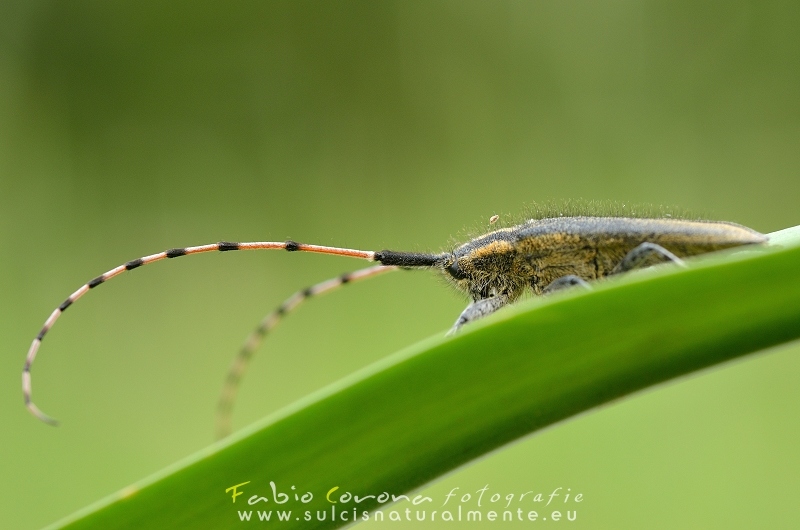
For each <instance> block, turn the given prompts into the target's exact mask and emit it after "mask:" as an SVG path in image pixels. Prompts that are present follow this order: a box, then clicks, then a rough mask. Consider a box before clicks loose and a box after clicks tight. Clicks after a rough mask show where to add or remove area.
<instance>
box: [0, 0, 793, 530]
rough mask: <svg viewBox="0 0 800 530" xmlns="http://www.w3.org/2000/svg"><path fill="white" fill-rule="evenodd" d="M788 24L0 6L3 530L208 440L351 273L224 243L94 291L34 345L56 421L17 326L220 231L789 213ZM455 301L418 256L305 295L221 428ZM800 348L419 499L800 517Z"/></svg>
mask: <svg viewBox="0 0 800 530" xmlns="http://www.w3.org/2000/svg"><path fill="white" fill-rule="evenodd" d="M798 27H800V4H798V3H797V2H788V1H787V2H755V1H753V2H744V1H731V2H696V1H644V2H625V1H604V2H588V1H585V2H529V1H528V2H522V1H519V2H514V1H495V2H464V1H433V2H430V1H426V2H420V1H405V2H403V1H395V2H370V1H360V2H288V1H283V2H269V3H266V2H238V3H235V4H227V3H217V4H210V3H197V2H170V3H163V2H135V3H134V2H116V3H108V2H99V1H96V2H70V3H64V2H53V1H20V0H13V1H11V0H7V1H5V2H3V3H2V4H0V296H2V303H1V304H0V336H2V356H0V376H1V377H0V417H1V418H2V421H3V428H2V430H0V439H1V440H2V441H1V442H0V446H1V447H2V456H0V477H2V480H0V527H2V528H14V529H29V528H37V527H41V526H42V525H45V524H47V523H50V522H52V521H54V520H56V519H58V518H60V517H63V516H65V515H68V514H69V513H71V512H73V511H75V510H77V509H79V508H82V507H83V506H85V505H87V504H89V503H91V502H92V501H95V500H97V499H99V498H100V497H102V496H105V495H106V494H109V493H111V492H113V491H116V490H118V489H120V488H122V487H124V486H126V485H127V484H129V483H131V482H133V481H135V480H138V479H140V478H142V477H144V476H146V475H149V474H150V473H152V472H155V471H157V470H160V469H161V468H163V467H165V466H166V465H168V464H171V463H173V462H174V461H176V460H178V459H180V458H181V457H183V456H185V455H188V454H190V453H192V452H194V451H196V450H198V449H200V448H202V447H204V446H206V445H207V444H208V443H210V442H211V441H212V433H213V428H212V427H213V425H212V419H213V411H214V406H215V403H216V399H217V394H218V391H219V389H220V387H221V383H222V380H223V376H224V374H225V373H226V370H227V367H228V364H229V362H230V360H231V358H232V355H233V354H234V353H235V352H236V350H237V348H238V346H239V345H240V343H241V341H242V340H243V339H244V337H245V336H246V335H247V333H248V332H249V331H250V330H251V329H252V327H253V326H254V325H255V324H256V323H257V322H258V321H259V319H260V318H261V316H262V315H263V314H264V313H266V312H267V311H268V310H270V309H271V308H273V307H274V306H276V304H278V303H279V302H280V301H281V300H283V299H284V298H285V297H286V296H288V295H289V294H291V293H292V292H294V291H295V290H296V289H298V288H301V287H304V286H306V285H309V284H311V283H314V282H316V281H320V280H323V279H326V278H327V277H329V276H332V275H335V274H339V273H341V272H345V271H349V270H354V269H356V268H359V267H360V266H362V264H361V263H359V262H357V261H352V260H346V259H342V258H331V257H321V256H313V255H299V254H293V255H287V254H285V253H278V252H275V253H270V252H263V253H233V254H215V255H204V256H197V257H192V258H191V259H186V260H180V261H177V262H170V263H169V264H166V263H162V264H158V265H154V266H152V267H147V268H143V269H139V270H137V271H135V273H132V274H130V275H125V276H123V277H121V278H119V279H117V280H115V281H114V282H111V283H109V284H108V285H104V286H102V288H101V289H98V290H97V291H94V292H92V293H91V295H90V296H87V297H86V298H85V299H83V300H81V301H80V303H78V304H76V306H75V307H74V308H71V309H70V311H69V312H68V313H66V314H65V316H64V317H63V318H62V319H61V320H60V321H59V325H58V326H56V327H55V328H54V329H53V331H52V332H51V333H50V334H49V335H48V337H47V339H48V340H46V341H45V342H44V345H43V347H42V349H41V354H40V357H39V360H38V363H37V365H36V366H35V367H34V370H33V383H34V395H35V397H36V400H37V402H38V403H39V404H40V405H41V406H42V408H43V409H44V410H45V411H46V412H49V413H51V414H53V415H55V416H56V417H58V418H59V419H61V420H62V421H63V425H62V426H61V427H60V428H58V429H53V428H49V427H47V426H45V425H42V424H40V423H39V422H37V421H35V420H34V419H33V418H32V417H30V415H29V414H28V413H27V412H26V411H25V409H24V407H23V405H22V398H21V395H20V390H19V377H20V370H21V368H22V364H23V360H24V356H25V352H26V350H27V348H28V345H29V344H30V341H31V339H32V338H33V337H34V336H35V335H36V333H37V332H38V330H39V328H40V326H41V324H42V322H43V321H44V319H45V318H46V317H47V315H48V314H49V313H50V311H52V309H53V308H54V307H55V306H56V305H58V304H59V303H60V302H61V301H62V300H63V299H64V298H65V297H66V296H67V295H69V293H71V292H72V291H73V290H74V289H76V288H77V287H79V286H80V285H81V283H83V282H85V281H87V280H89V279H90V278H92V277H94V276H96V275H98V274H100V273H102V272H104V271H105V270H108V269H110V268H112V267H114V266H116V265H118V264H120V263H122V262H125V261H127V260H130V259H133V258H136V257H139V256H141V255H145V254H150V253H153V252H158V251H160V250H163V249H165V248H170V247H175V246H186V245H195V244H202V243H208V242H214V241H217V240H221V239H225V240H233V241H237V240H284V239H287V238H293V239H296V240H298V241H306V242H313V243H318V244H335V245H342V246H350V247H354V248H364V249H380V248H392V249H403V250H439V249H441V248H442V247H443V246H445V245H446V244H447V242H448V241H449V240H450V238H451V237H453V236H457V235H458V234H459V233H460V232H461V231H462V229H463V228H464V227H469V226H474V225H475V224H476V223H480V222H485V220H486V219H488V217H489V216H490V215H492V214H495V213H499V214H507V213H509V214H510V213H514V212H519V211H520V210H521V209H522V207H523V206H524V205H525V204H527V203H530V202H531V201H537V200H540V201H541V200H548V199H565V198H574V197H583V198H585V199H599V200H616V201H621V202H649V203H655V204H667V205H677V206H681V207H685V208H688V209H691V210H694V211H697V212H702V213H706V214H708V215H712V216H714V217H716V218H721V219H727V220H733V221H737V222H740V223H743V224H746V225H748V226H751V227H753V228H755V229H757V230H760V231H762V232H769V231H773V230H777V229H781V228H785V227H788V226H793V225H797V224H800V218H799V217H798V214H797V201H798V197H799V196H800V178H798V177H800V97H798V95H800V94H799V89H800V32H798V29H797V28H798ZM731 288H735V286H731ZM463 305H464V300H461V299H459V298H458V297H457V296H454V294H453V293H452V292H450V290H449V289H447V288H445V287H444V286H443V285H441V284H440V282H439V281H438V280H437V279H436V278H435V277H434V276H433V275H431V274H424V273H402V274H395V275H390V276H387V277H384V278H381V279H377V280H375V281H374V282H368V283H365V284H358V285H354V286H352V287H348V288H347V289H346V290H344V291H340V292H337V293H336V294H333V295H331V296H328V297H325V298H321V299H319V300H315V301H313V302H312V303H309V304H308V305H307V306H304V307H303V308H302V310H300V311H299V312H298V313H296V314H294V315H292V316H291V318H289V319H288V320H287V321H286V322H285V324H284V325H283V326H282V327H281V328H280V329H279V330H278V331H277V332H276V334H275V335H274V336H273V337H271V338H270V340H269V341H268V343H267V345H266V347H265V348H263V349H262V350H261V351H260V352H259V354H258V356H257V357H256V359H255V361H254V363H253V366H252V370H251V371H250V372H249V373H248V375H247V377H246V379H245V381H244V385H243V388H242V391H241V394H240V402H239V406H238V408H237V409H236V411H235V418H234V422H235V426H236V427H237V428H239V427H242V426H244V425H247V424H249V423H251V422H252V421H254V420H256V419H258V418H261V417H263V416H264V415H266V414H267V413H270V412H272V411H275V410H277V409H278V408H280V407H282V406H284V405H286V404H288V403H291V402H293V401H295V400H296V399H298V398H300V397H302V396H304V395H306V394H308V393H309V392H311V391H313V390H315V389H317V388H319V387H321V386H323V385H325V384H326V383H330V382H332V381H334V380H336V379H338V378H340V377H342V376H345V375H346V374H349V373H351V372H352V371H354V370H355V369H357V368H359V367H361V366H364V365H366V364H368V363H370V362H372V361H375V360H377V359H380V358H382V357H384V356H385V355H387V354H389V353H392V352H394V351H396V350H397V349H399V348H401V347H403V346H406V345H408V344H411V343H413V342H415V341H417V340H419V339H421V338H424V337H427V336H429V335H432V334H435V333H441V332H443V331H444V330H445V329H446V328H447V327H448V326H449V325H450V324H451V323H452V321H453V320H454V319H455V317H456V316H457V314H458V312H459V311H460V310H461V309H462V308H463ZM575 332H576V333H580V330H579V329H576V330H575ZM565 340H569V338H568V337H565ZM798 353H800V349H799V348H798V346H796V345H795V346H791V347H784V348H780V349H779V350H778V351H775V352H771V353H768V354H759V355H756V356H753V357H750V358H745V359H744V360H741V361H737V362H736V363H733V364H729V365H726V366H724V367H721V368H716V369H714V370H711V371H709V372H707V373H703V374H701V375H699V376H694V377H691V378H688V379H685V380H682V381H679V382H673V383H671V384H668V385H665V386H663V387H660V388H657V389H653V390H650V391H647V392H644V393H642V394H639V395H636V396H634V397H632V398H630V399H627V400H623V401H621V402H619V403H614V404H612V405H610V406H607V407H604V408H602V409H601V410H597V411H593V412H591V413H589V414H585V415H583V416H581V417H579V418H576V419H574V420H571V421H569V422H566V423H565V424H563V425H559V426H557V427H555V428H553V429H549V430H547V431H545V432H542V433H539V434H537V435H535V436H532V437H529V438H527V439H525V440H523V441H521V442H519V443H516V444H514V445H513V446H511V447H507V448H505V449H503V450H501V451H498V452H496V453H494V454H492V455H490V456H488V457H486V458H484V459H482V460H481V461H479V462H476V463H473V464H472V465H470V466H467V467H465V468H463V469H461V470H458V471H456V472H454V473H452V474H450V475H449V476H447V477H445V478H443V479H441V480H440V481H439V482H437V483H435V484H433V485H431V486H430V487H429V488H427V489H426V490H425V492H426V493H428V494H429V495H432V496H434V497H438V498H443V496H444V494H445V493H446V492H447V491H450V490H451V489H452V488H454V487H459V488H461V490H460V491H462V492H463V491H469V490H473V491H474V490H477V489H479V488H481V487H483V486H484V485H485V484H489V485H490V488H492V489H493V490H497V491H501V492H503V493H512V492H517V493H522V492H525V491H529V490H535V491H540V490H541V491H543V492H549V491H551V490H553V489H555V488H556V487H559V486H561V487H564V488H571V489H572V491H573V492H582V493H583V494H584V498H585V501H584V503H583V505H582V506H581V509H580V511H579V519H578V522H577V523H566V522H564V523H562V524H564V525H568V526H570V527H581V528H645V527H646V528H678V527H680V528H711V527H716V528H723V527H724V528H753V527H769V528H790V527H796V526H797V524H798V522H797V513H796V509H795V507H796V503H797V500H796V499H797V497H798V495H800V478H798V477H800V452H799V451H798V437H799V436H800V428H798V425H799V424H800V385H798V384H797V381H798V379H799V378H800V359H798ZM265 457H268V456H265ZM223 486H225V487H227V485H221V487H223ZM298 486H300V485H298ZM395 524H396V525H397V526H398V527H408V528H434V527H435V526H434V525H422V524H406V523H395ZM529 524H531V523H506V524H504V526H507V527H513V526H515V525H520V526H527V525H529ZM538 524H539V525H542V526H546V525H547V523H545V522H540V523H538ZM553 524H555V523H553ZM483 525H484V526H491V523H483ZM475 526H480V525H477V524H476V525H475ZM556 526H557V524H556Z"/></svg>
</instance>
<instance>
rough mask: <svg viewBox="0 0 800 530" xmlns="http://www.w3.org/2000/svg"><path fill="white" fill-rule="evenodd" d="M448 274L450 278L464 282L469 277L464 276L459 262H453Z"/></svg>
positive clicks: (448, 268)
mask: <svg viewBox="0 0 800 530" xmlns="http://www.w3.org/2000/svg"><path fill="white" fill-rule="evenodd" d="M447 272H449V273H450V276H452V277H453V278H455V279H456V280H463V279H464V278H466V277H467V275H466V274H464V273H463V272H462V271H461V268H460V267H459V266H458V260H455V261H453V263H452V264H451V265H450V266H449V267H447Z"/></svg>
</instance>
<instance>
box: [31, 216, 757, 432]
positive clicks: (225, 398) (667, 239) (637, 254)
mask: <svg viewBox="0 0 800 530" xmlns="http://www.w3.org/2000/svg"><path fill="white" fill-rule="evenodd" d="M494 221H496V218H495V217H494V216H493V217H492V220H490V223H493V222H494ZM766 241H767V237H766V236H765V235H763V234H760V233H758V232H756V231H754V230H751V229H750V228H747V227H744V226H741V225H738V224H734V223H729V222H718V221H690V220H682V219H674V218H670V217H666V218H655V217H653V218H635V217H613V216H612V217H593V216H551V217H544V218H539V219H529V220H527V221H524V222H522V223H520V224H517V225H514V226H510V227H507V228H499V229H496V230H493V231H491V232H489V233H486V234H484V235H481V236H479V237H476V238H473V239H471V240H469V241H467V242H466V243H464V244H462V245H460V246H456V247H455V248H453V250H451V251H448V252H442V253H438V254H426V253H417V252H396V251H392V250H381V251H372V250H352V249H347V248H338V247H327V246H319V245H307V244H304V243H297V242H295V241H285V242H253V243H230V242H227V241H223V242H220V243H213V244H210V245H201V246H197V247H186V248H173V249H171V250H166V251H164V252H159V253H157V254H151V255H149V256H144V257H142V258H139V259H135V260H133V261H129V262H127V263H125V264H123V265H120V266H118V267H115V268H113V269H111V270H110V271H108V272H106V273H104V274H101V275H100V276H98V277H97V278H94V279H93V280H91V281H89V282H88V283H86V284H84V285H83V286H82V287H81V288H80V289H78V290H77V291H75V292H74V293H72V294H71V295H70V296H69V297H68V298H67V299H66V300H65V301H64V302H63V303H62V304H61V305H60V306H58V307H57V308H56V309H55V310H54V311H53V312H52V313H51V314H50V316H49V317H48V318H47V320H46V321H45V323H44V326H42V329H41V331H39V334H38V335H37V336H36V338H35V339H33V343H32V344H31V346H30V349H29V350H28V355H27V358H26V360H25V366H24V368H23V370H22V393H23V396H24V398H25V405H26V406H27V408H28V410H30V412H31V413H32V414H33V415H34V416H36V417H37V418H39V419H40V420H42V421H44V422H45V423H48V424H51V425H57V421H56V420H55V419H53V418H51V417H50V416H47V415H46V414H44V413H43V412H41V411H40V410H39V408H38V407H37V406H36V405H35V404H34V403H33V401H32V400H31V374H30V370H31V365H32V364H33V361H34V359H35V358H36V352H37V351H38V350H39V346H40V345H41V342H42V338H44V336H45V334H46V333H47V331H48V330H49V329H50V328H51V327H53V324H54V323H55V321H56V320H57V319H58V317H59V316H61V314H62V313H63V312H64V311H66V309H67V308H68V307H70V306H71V305H72V304H73V303H74V302H75V301H76V300H78V298H80V297H81V296H83V295H84V294H86V293H87V292H88V291H89V290H90V289H94V288H95V287H97V286H98V285H100V284H102V283H105V282H107V281H108V280H110V279H111V278H114V277H115V276H119V275H120V274H122V273H123V272H125V271H130V270H133V269H136V268H138V267H141V266H142V265H148V264H150V263H155V262H156V261H161V260H163V259H172V258H178V257H181V256H189V255H192V254H201V253H203V252H216V251H219V252H228V251H234V250H273V249H279V250H286V251H289V252H316V253H320V254H332V255H337V256H347V257H351V258H360V259H365V260H368V261H373V262H377V263H379V265H374V266H372V267H368V268H365V269H361V270H358V271H355V272H351V273H346V274H343V275H341V276H339V277H338V278H333V279H330V280H327V281H325V282H322V283H318V284H316V285H313V286H311V287H309V288H307V289H304V290H302V291H298V292H297V293H295V294H294V295H292V296H290V297H289V298H288V299H286V301H284V302H283V303H282V304H281V305H280V306H278V308H277V309H275V310H274V311H273V312H271V313H269V314H268V315H267V316H266V317H265V318H264V320H262V322H261V324H260V325H259V326H258V328H256V330H255V331H254V332H253V333H252V334H251V335H250V337H249V338H248V339H247V341H246V342H245V344H244V345H243V346H242V349H241V350H240V352H239V354H238V356H237V357H236V359H235V360H234V362H233V364H232V366H231V368H230V372H229V373H228V377H227V379H226V381H225V384H224V387H223V391H222V395H221V397H220V401H219V406H218V412H217V432H218V435H219V436H225V435H226V434H227V433H228V432H229V430H230V412H231V408H232V406H233V401H234V398H235V395H236V389H237V387H238V384H239V381H240V379H241V377H242V374H243V373H244V370H245V367H246V365H247V362H248V361H249V359H250V358H251V357H252V355H253V353H254V352H255V350H256V348H257V347H258V345H259V344H260V342H261V340H262V338H263V337H264V336H265V335H266V334H267V333H268V332H270V331H271V330H272V329H273V328H274V327H275V326H276V325H277V324H278V322H279V321H280V320H281V319H282V318H283V317H284V316H285V315H286V314H287V313H289V312H290V311H292V310H293V309H295V308H296V307H297V306H298V305H300V303H301V302H303V301H304V300H306V299H308V298H310V297H312V296H316V295H319V294H322V293H325V292H328V291H331V290H333V289H335V288H337V287H339V286H342V285H345V284H347V283H353V282H356V281H360V280H364V279H367V278H372V277H374V276H378V275H381V274H383V273H386V272H390V271H394V270H398V269H436V270H438V271H440V272H441V273H442V274H443V276H444V277H445V278H446V279H447V280H448V281H449V282H450V283H452V285H453V286H455V287H456V289H458V290H459V291H462V292H463V293H465V294H467V295H468V296H469V297H470V298H471V299H472V301H471V303H470V304H469V305H468V306H467V307H466V309H464V311H463V312H462V313H461V314H460V315H459V317H458V319H457V320H456V322H455V324H454V325H453V328H452V329H451V333H453V332H455V331H457V330H458V329H459V328H461V327H462V326H464V325H465V324H467V323H469V322H471V321H473V320H477V319H479V318H482V317H484V316H486V315H489V314H491V313H494V312H495V311H497V310H498V309H500V308H501V307H503V306H505V305H507V304H509V303H512V302H514V301H515V300H516V299H518V298H519V297H520V295H522V294H523V292H525V291H526V290H530V291H532V292H533V293H534V294H544V293H548V292H551V291H555V290H558V289H562V288H565V287H569V286H583V287H588V285H589V284H588V282H590V281H592V280H596V279H600V278H603V277H606V276H610V275H614V274H619V273H622V272H625V271H629V270H631V269H636V268H641V267H645V266H648V265H653V264H655V263H659V262H673V263H676V264H678V265H683V261H682V258H686V257H691V256H695V255H698V254H704V253H707V252H712V251H715V250H721V249H725V248H731V247H737V246H741V245H753V244H763V243H765V242H766Z"/></svg>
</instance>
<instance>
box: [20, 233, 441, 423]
mask: <svg viewBox="0 0 800 530" xmlns="http://www.w3.org/2000/svg"><path fill="white" fill-rule="evenodd" d="M230 250H287V251H289V252H315V253H318V254H330V255H334V256H346V257H350V258H360V259H366V260H369V261H377V262H380V263H381V264H383V265H386V266H395V265H396V266H399V267H404V268H405V267H408V268H417V267H433V266H436V265H438V264H439V263H440V262H441V260H442V258H443V257H444V256H443V255H433V254H418V253H412V252H393V251H390V250H382V251H380V252H374V251H372V250H353V249H349V248H339V247H327V246H321V245H307V244H305V243H297V242H295V241H283V242H276V241H261V242H249V243H230V242H227V241H221V242H219V243H212V244H209V245H201V246H197V247H186V248H173V249H170V250H165V251H164V252H159V253H158V254H151V255H149V256H144V257H142V258H139V259H135V260H133V261H129V262H127V263H125V264H123V265H119V266H118V267H115V268H113V269H111V270H110V271H108V272H106V273H104V274H101V275H100V276H98V277H97V278H94V279H93V280H90V281H89V282H88V283H85V284H84V285H83V286H81V288H80V289H78V290H77V291H75V292H74V293H72V294H71V295H69V297H68V298H67V299H66V300H64V302H62V303H61V305H60V306H58V307H57V308H56V309H54V310H53V312H52V313H51V314H50V316H49V317H48V318H47V320H46V321H45V323H44V325H43V326H42V329H41V330H40V331H39V334H38V335H36V338H35V339H33V342H32V343H31V346H30V348H29V349H28V355H27V357H26V358H25V366H24V367H23V369H22V395H23V397H24V399H25V406H26V407H27V408H28V410H29V411H30V412H31V414H33V415H34V416H36V417H37V418H38V419H40V420H41V421H43V422H45V423H47V424H49V425H58V421H57V420H56V419H55V418H52V417H50V416H48V415H47V414H45V413H44V412H42V411H41V410H39V408H38V407H37V406H36V405H35V404H34V403H33V400H32V399H31V366H32V365H33V361H34V360H35V359H36V353H37V352H38V351H39V346H41V344H42V339H43V338H44V336H45V334H46V333H47V332H48V331H49V330H50V328H52V327H53V325H54V324H55V322H56V320H58V317H60V316H61V314H62V313H63V312H64V311H66V309H67V308H68V307H69V306H71V305H72V304H73V303H75V301H77V300H78V299H79V298H80V297H81V296H83V295H85V294H86V293H87V292H88V291H89V290H90V289H94V288H95V287H97V286H98V285H100V284H101V283H105V282H107V281H108V280H110V279H111V278H113V277H115V276H119V275H120V274H122V273H123V272H126V271H130V270H133V269H136V268H138V267H141V266H142V265H148V264H150V263H155V262H156V261H161V260H163V259H167V258H178V257H180V256H188V255H191V254H202V253H204V252H215V251H219V252H226V251H230ZM367 270H369V269H367Z"/></svg>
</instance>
